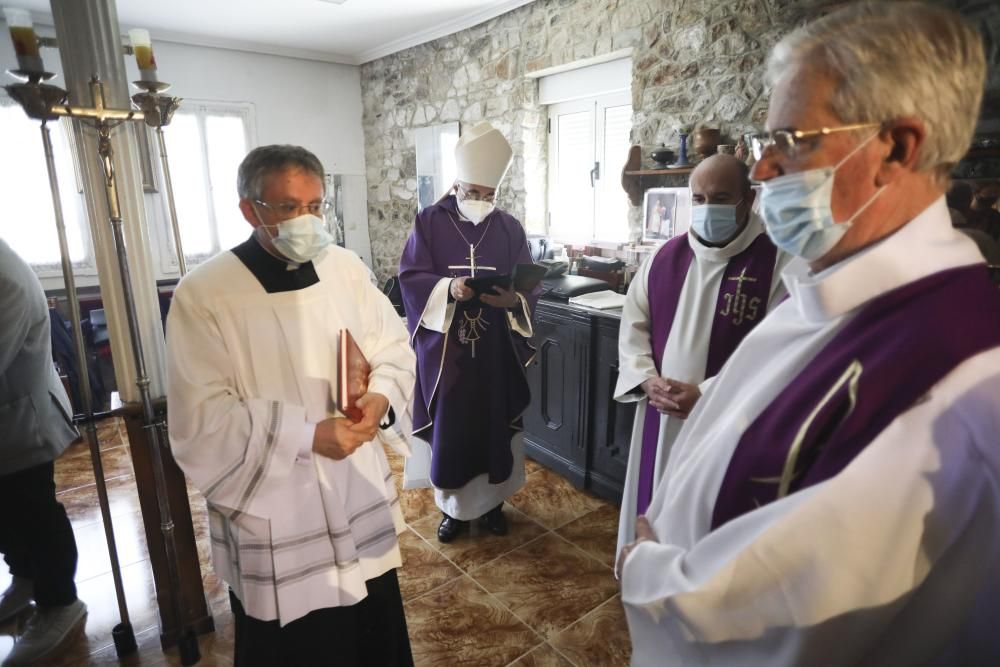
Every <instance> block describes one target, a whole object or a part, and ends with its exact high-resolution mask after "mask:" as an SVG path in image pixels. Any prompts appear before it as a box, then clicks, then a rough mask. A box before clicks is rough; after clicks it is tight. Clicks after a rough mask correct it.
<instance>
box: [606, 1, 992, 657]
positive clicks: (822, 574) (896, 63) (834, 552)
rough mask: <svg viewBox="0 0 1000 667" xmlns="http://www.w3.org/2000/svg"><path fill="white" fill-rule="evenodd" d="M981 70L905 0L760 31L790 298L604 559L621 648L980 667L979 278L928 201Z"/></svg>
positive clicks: (769, 151) (689, 430)
mask: <svg viewBox="0 0 1000 667" xmlns="http://www.w3.org/2000/svg"><path fill="white" fill-rule="evenodd" d="M928 45H932V46H933V48H928ZM985 72H986V64H985V55H984V48H983V42H982V37H981V36H980V33H979V31H978V30H976V28H974V27H973V26H971V25H969V24H968V23H967V22H966V21H965V19H963V18H962V17H961V16H959V15H958V14H956V13H954V12H953V11H951V10H948V9H945V8H942V7H940V6H934V5H922V4H918V3H911V2H893V3H882V4H873V3H858V4H850V5H847V6H845V7H844V8H842V9H840V10H838V11H836V12H833V13H831V14H828V15H827V16H825V17H823V18H821V19H819V20H817V21H815V22H813V23H811V24H809V25H806V26H804V27H802V28H799V29H798V30H796V31H795V32H793V33H791V34H790V35H788V36H786V37H785V38H784V39H782V40H781V41H780V42H779V43H778V44H777V46H775V48H774V51H773V53H772V54H771V57H770V60H769V62H768V66H767V77H768V79H769V83H770V85H771V87H772V90H773V93H772V97H771V100H770V107H769V111H768V116H767V128H768V129H769V132H768V133H767V134H765V135H761V136H759V137H757V138H756V140H755V141H754V142H753V143H754V145H753V150H754V152H755V154H756V155H757V158H758V161H757V163H756V165H755V166H754V170H753V173H752V176H753V178H754V179H755V180H758V181H760V182H761V184H762V190H761V213H762V217H763V219H764V224H765V226H766V228H767V233H768V235H769V236H770V237H771V238H772V240H773V241H774V242H775V244H776V245H777V246H778V247H779V248H781V249H784V250H786V251H788V252H790V253H792V254H794V255H796V259H794V260H793V261H792V262H791V263H790V264H789V265H788V267H787V268H786V269H785V270H784V272H783V274H782V279H783V280H784V282H785V284H786V285H787V286H788V291H789V295H790V296H789V298H788V299H787V300H786V301H784V302H783V303H781V304H779V305H778V306H777V308H775V309H774V311H773V312H772V313H770V314H769V315H768V316H767V318H766V319H765V320H764V321H763V322H762V323H761V324H760V325H759V326H757V327H756V328H755V329H754V330H753V331H752V332H751V333H750V334H749V335H748V336H747V337H746V338H745V339H744V340H743V342H742V343H741V345H740V346H739V348H737V350H736V351H735V352H734V353H733V355H732V356H731V357H730V358H729V361H728V362H726V364H725V366H724V367H723V368H722V370H721V372H720V373H719V374H718V375H717V376H716V378H715V380H714V381H713V383H712V387H711V389H710V390H709V391H708V392H707V393H706V394H705V395H704V396H703V397H702V398H701V399H700V401H699V403H698V407H697V409H696V410H695V411H694V413H693V414H692V415H691V417H690V419H688V420H687V422H686V423H685V424H684V427H683V428H682V430H681V433H680V435H679V436H678V438H677V440H676V442H675V443H674V447H673V449H672V451H671V452H670V455H669V459H668V461H667V467H666V472H665V474H664V476H663V478H662V479H661V480H660V483H659V486H658V488H657V489H656V492H655V493H654V494H653V498H652V501H651V503H650V506H649V508H648V509H647V511H646V515H645V517H641V518H640V519H639V520H638V521H637V524H636V535H637V539H636V540H635V541H634V542H633V543H632V544H630V545H628V546H626V547H625V548H624V549H623V550H622V553H621V555H620V557H619V567H620V568H621V572H622V573H621V581H622V602H623V604H624V607H625V613H626V616H627V619H628V625H629V632H630V634H631V637H632V646H633V655H632V663H633V664H634V665H666V664H671V665H673V664H677V665H685V666H691V665H779V666H780V665H917V664H919V665H997V664H1000V632H997V619H998V618H1000V291H998V290H997V288H996V286H994V285H992V284H991V282H990V280H989V274H988V271H987V267H986V265H985V264H984V263H983V259H982V256H981V255H979V253H978V251H977V249H976V247H975V245H974V244H973V243H972V241H970V240H969V239H968V238H966V237H965V236H964V235H963V234H961V232H959V231H957V230H954V229H953V228H952V226H951V222H950V219H949V215H948V208H947V206H946V203H945V197H944V194H945V192H946V191H947V189H948V182H949V177H950V172H951V170H952V168H953V166H954V165H955V163H957V162H958V161H959V160H960V159H961V158H962V156H963V155H964V153H965V152H966V150H967V148H968V146H969V145H970V141H971V139H972V134H973V129H974V128H975V126H976V121H977V116H978V113H979V109H980V107H981V102H982V95H983V83H984V80H985Z"/></svg>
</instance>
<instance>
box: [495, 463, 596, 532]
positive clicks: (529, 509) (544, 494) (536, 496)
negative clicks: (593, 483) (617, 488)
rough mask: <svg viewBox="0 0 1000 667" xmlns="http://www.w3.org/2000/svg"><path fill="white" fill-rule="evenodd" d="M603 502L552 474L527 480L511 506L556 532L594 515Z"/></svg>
mask: <svg viewBox="0 0 1000 667" xmlns="http://www.w3.org/2000/svg"><path fill="white" fill-rule="evenodd" d="M602 503H603V501H602V500H599V499H598V498H595V497H593V496H590V495H587V494H586V493H584V492H582V491H580V490H578V489H576V488H574V487H573V485H572V484H570V483H569V482H568V481H566V479H564V478H562V477H560V476H559V475H557V474H556V473H554V472H552V471H551V470H540V471H538V472H536V473H534V474H532V475H529V476H528V479H527V481H526V482H525V484H524V486H523V487H522V488H521V490H520V491H518V492H517V493H515V494H514V495H513V496H512V497H511V499H510V504H511V505H513V506H514V507H516V508H517V509H519V510H521V511H522V512H524V513H525V514H527V515H528V516H529V517H531V518H532V519H534V520H535V521H537V522H538V523H540V524H542V525H543V526H545V527H546V528H549V529H554V528H559V527H561V526H563V525H565V524H567V523H569V522H570V521H572V520H573V519H577V518H579V517H581V516H583V515H584V514H587V513H589V512H592V511H594V510H595V509H597V508H599V507H600V506H601V504H602Z"/></svg>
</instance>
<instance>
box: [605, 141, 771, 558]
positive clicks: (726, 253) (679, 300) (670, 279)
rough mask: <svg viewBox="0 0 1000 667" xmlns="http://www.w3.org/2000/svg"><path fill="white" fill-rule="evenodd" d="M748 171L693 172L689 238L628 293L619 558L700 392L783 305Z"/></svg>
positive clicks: (666, 252) (707, 163) (661, 254)
mask: <svg viewBox="0 0 1000 667" xmlns="http://www.w3.org/2000/svg"><path fill="white" fill-rule="evenodd" d="M749 171H750V170H749V168H748V167H747V166H746V164H744V163H743V162H741V161H740V160H737V159H736V158H735V157H733V156H731V155H713V156H712V157H710V158H708V159H706V160H704V161H703V162H702V163H701V164H699V165H698V167H697V168H696V169H695V170H694V172H693V173H692V174H691V181H690V183H691V201H692V203H693V207H692V209H691V228H690V230H689V231H688V233H687V234H685V235H683V236H678V237H676V238H674V239H671V240H670V241H668V242H667V243H665V244H664V245H663V246H661V247H660V249H659V250H658V251H657V252H656V254H654V255H653V256H652V257H651V258H650V259H649V260H648V261H646V262H645V263H644V264H643V265H642V267H641V268H640V269H639V273H638V274H637V275H636V277H635V279H634V280H633V281H632V285H631V286H630V287H629V292H628V297H627V299H626V301H625V306H624V307H623V309H622V324H621V329H620V331H619V340H618V368H619V371H618V384H617V386H616V387H615V399H616V400H618V401H620V402H623V403H624V402H631V401H638V405H637V406H636V417H635V423H634V425H633V428H632V444H631V449H630V450H629V461H628V470H627V471H626V475H625V490H624V493H623V494H622V506H621V515H620V518H619V522H618V549H621V548H622V547H623V546H624V545H625V544H627V543H628V542H631V541H632V540H633V539H635V520H636V516H638V515H641V514H644V513H645V512H646V508H647V507H648V506H649V500H650V498H652V496H653V491H654V490H655V488H656V484H657V480H659V478H660V477H661V476H662V475H663V470H664V468H666V464H667V455H668V454H669V452H670V447H671V445H672V444H673V442H674V440H675V439H676V438H677V434H678V433H679V432H680V430H681V425H682V424H683V423H684V420H685V419H686V418H687V416H688V413H689V412H690V410H691V408H692V407H693V406H694V404H695V402H696V401H697V400H698V398H699V397H700V395H701V390H702V389H706V390H707V387H706V386H707V385H708V384H710V380H711V378H712V377H714V376H715V374H716V373H718V372H719V369H720V368H722V365H723V364H724V363H725V362H726V359H728V358H729V355H730V354H732V352H733V350H734V349H736V346H737V345H739V343H740V341H741V340H743V337H744V336H746V335H747V334H748V333H749V332H750V331H751V330H752V329H753V328H754V327H755V326H757V324H758V323H760V321H761V320H763V319H764V315H766V314H767V312H768V311H769V310H770V309H771V308H773V307H774V306H776V305H777V304H778V303H779V302H780V301H781V300H782V299H784V298H785V296H786V295H787V292H786V291H785V289H784V285H783V284H782V282H781V279H780V278H779V277H778V275H779V273H780V271H781V269H782V268H784V266H785V265H786V264H787V263H788V261H789V260H790V259H791V255H788V254H787V253H783V252H779V251H778V250H777V248H775V246H774V244H773V243H771V240H770V239H769V238H768V237H767V234H765V233H764V225H763V222H762V221H761V220H760V218H759V217H758V216H757V215H756V214H755V213H753V212H752V208H753V202H754V194H755V193H754V191H753V188H751V187H750V180H749ZM702 383H704V385H702V387H701V388H699V386H698V385H699V384H702Z"/></svg>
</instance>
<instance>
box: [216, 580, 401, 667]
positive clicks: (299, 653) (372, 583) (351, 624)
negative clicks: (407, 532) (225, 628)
mask: <svg viewBox="0 0 1000 667" xmlns="http://www.w3.org/2000/svg"><path fill="white" fill-rule="evenodd" d="M365 583H366V586H367V587H368V597H366V598H365V599H364V600H362V601H361V602H359V603H357V604H355V605H351V606H349V607H329V608H326V609H317V610H315V611H312V612H309V613H308V614H307V615H305V616H303V617H302V618H300V619H297V620H295V621H292V622H291V623H289V624H288V625H286V626H285V627H281V626H280V625H279V623H278V621H276V620H275V621H261V620H259V619H256V618H253V617H252V616H247V615H246V612H245V611H244V610H243V605H242V604H240V601H239V599H238V598H237V597H236V596H235V595H234V594H233V592H232V590H230V591H229V604H230V605H231V606H232V609H233V620H234V625H235V631H236V637H235V638H234V641H233V649H234V656H233V663H234V665H235V667H277V666H280V667H314V666H316V667H319V666H322V665H336V666H337V667H412V665H413V655H412V654H411V652H410V638H409V635H408V634H407V631H406V617H405V615H404V613H403V597H402V594H401V593H400V591H399V579H398V578H397V576H396V570H394V569H393V570H389V571H388V572H386V573H385V574H383V575H380V576H378V577H375V578H374V579H369V580H368V581H367V582H365Z"/></svg>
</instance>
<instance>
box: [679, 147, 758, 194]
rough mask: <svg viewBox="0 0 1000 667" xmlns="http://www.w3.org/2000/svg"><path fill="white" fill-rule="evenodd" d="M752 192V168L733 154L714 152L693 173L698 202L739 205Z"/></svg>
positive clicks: (692, 178) (692, 189)
mask: <svg viewBox="0 0 1000 667" xmlns="http://www.w3.org/2000/svg"><path fill="white" fill-rule="evenodd" d="M750 192H751V190H750V168H749V167H747V166H746V164H744V163H743V162H742V161H741V160H738V159H736V158H735V157H733V156H732V155H723V154H719V155H713V156H711V157H709V158H706V159H704V160H702V162H701V163H700V164H699V165H698V166H697V167H695V170H694V171H693V172H691V197H692V199H693V201H694V203H695V204H735V203H736V202H738V201H739V200H740V199H741V198H743V197H744V196H746V195H747V194H748V193H750ZM699 197H700V199H699ZM717 200H718V201H717Z"/></svg>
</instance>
